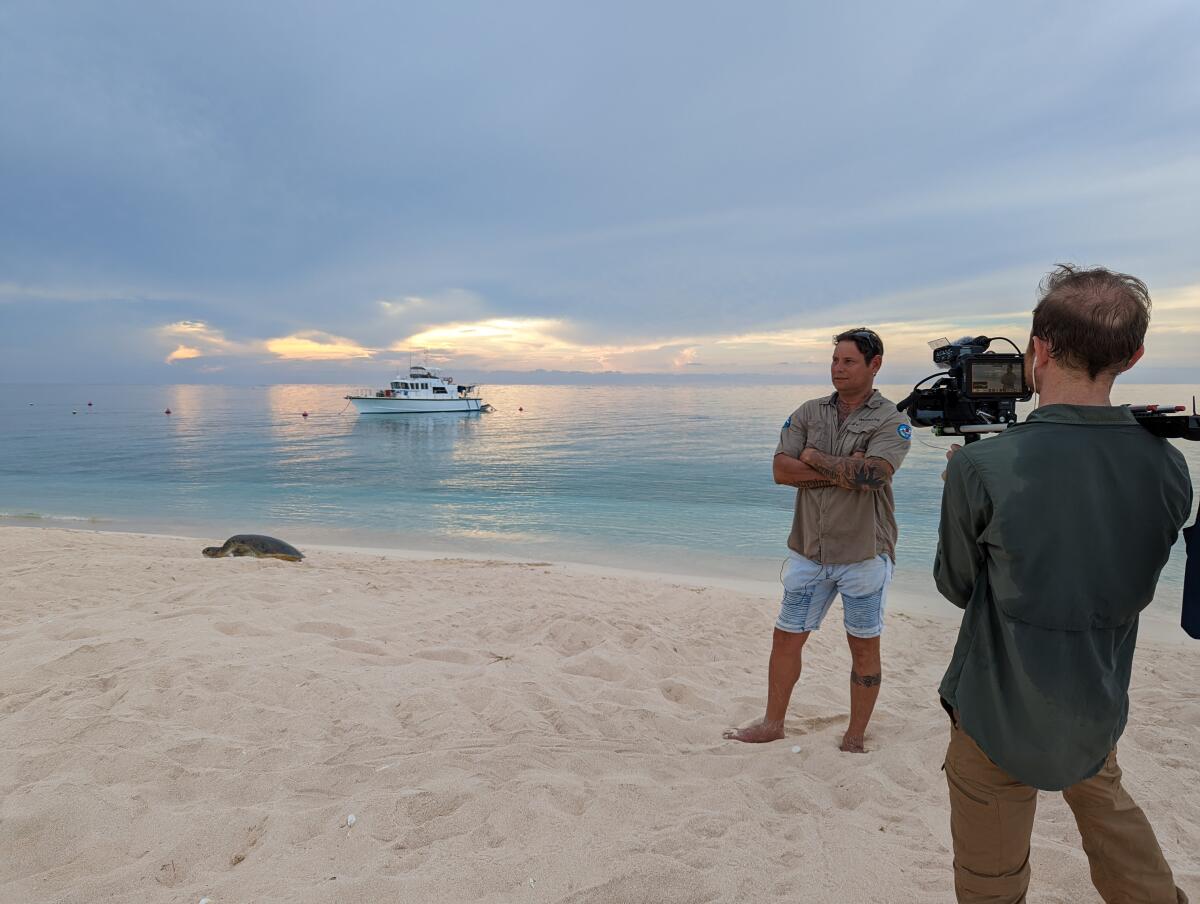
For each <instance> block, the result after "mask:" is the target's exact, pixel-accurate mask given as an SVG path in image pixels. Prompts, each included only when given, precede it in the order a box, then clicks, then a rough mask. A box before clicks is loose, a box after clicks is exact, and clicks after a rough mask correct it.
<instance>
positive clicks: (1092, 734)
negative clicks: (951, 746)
mask: <svg viewBox="0 0 1200 904" xmlns="http://www.w3.org/2000/svg"><path fill="white" fill-rule="evenodd" d="M1191 499H1192V485H1191V480H1190V478H1189V476H1188V470H1187V464H1186V463H1185V462H1184V458H1183V455H1181V454H1180V452H1179V451H1178V450H1177V449H1175V448H1173V447H1172V446H1171V445H1170V443H1168V442H1167V441H1166V440H1163V439H1159V438H1158V437H1155V436H1153V435H1152V434H1151V433H1150V432H1149V431H1147V430H1145V429H1143V428H1142V427H1140V426H1139V425H1138V423H1137V421H1136V420H1135V419H1134V417H1133V415H1132V414H1130V412H1129V410H1128V409H1126V408H1110V407H1106V406H1105V407H1101V406H1080V405H1048V406H1045V407H1042V408H1038V409H1037V410H1035V411H1034V412H1033V413H1032V414H1031V415H1030V416H1029V418H1028V419H1027V420H1026V421H1025V422H1024V423H1021V424H1018V425H1016V426H1014V427H1011V428H1009V429H1008V430H1007V431H1005V432H1004V433H1002V434H1000V435H999V436H997V437H995V438H994V439H987V440H983V441H981V442H976V443H972V444H970V445H968V446H966V447H965V448H964V449H962V450H961V451H959V452H958V453H957V454H955V456H954V457H953V458H952V459H951V460H950V465H949V467H948V468H947V470H946V487H945V491H944V493H943V496H942V521H941V526H940V527H939V532H938V552H937V558H936V561H935V564H934V578H935V580H936V582H937V586H938V590H940V591H941V592H942V595H943V596H945V597H946V598H947V599H949V600H950V601H951V602H952V603H954V604H955V605H956V606H960V607H963V608H965V609H966V612H965V613H964V614H963V620H962V627H961V628H960V630H959V635H958V643H957V645H956V646H955V649H954V656H953V658H952V660H951V662H950V667H949V669H947V671H946V675H945V677H944V678H943V679H942V684H941V687H940V689H939V690H940V692H941V695H942V698H943V699H944V700H945V701H946V702H947V704H949V706H950V707H951V708H952V709H954V710H956V711H957V713H958V719H959V721H960V725H961V726H962V728H963V729H964V730H965V731H966V732H967V734H968V735H970V736H971V738H973V739H974V740H975V742H976V743H977V744H978V745H979V746H980V747H981V748H982V749H983V751H984V753H986V754H987V755H988V757H989V758H991V760H992V761H993V762H995V763H996V765H998V766H1000V768H1002V769H1004V770H1005V771H1006V772H1008V773H1009V774H1010V775H1012V776H1013V777H1014V778H1016V779H1018V780H1019V781H1022V782H1024V783H1026V784H1029V785H1032V786H1034V787H1036V788H1043V789H1046V790H1059V789H1061V788H1066V787H1068V786H1070V785H1073V784H1075V783H1076V782H1079V781H1081V780H1083V779H1085V778H1088V777H1089V776H1091V775H1094V774H1095V773H1096V772H1097V771H1098V770H1099V769H1100V767H1101V765H1102V764H1103V763H1104V760H1105V757H1106V756H1107V755H1108V752H1109V751H1110V750H1111V749H1112V748H1113V746H1114V745H1115V744H1116V742H1117V738H1119V737H1120V735H1121V732H1122V731H1123V730H1124V728H1125V719H1126V715H1127V712H1128V709H1129V698H1128V693H1127V691H1128V688H1129V675H1130V670H1131V668H1132V665H1133V650H1134V645H1135V643H1136V640H1137V629H1138V615H1139V613H1140V612H1141V611H1142V609H1144V608H1145V607H1146V606H1147V605H1149V603H1150V601H1151V599H1153V597H1154V588H1155V585H1156V583H1157V582H1158V576H1159V572H1161V571H1162V567H1163V565H1164V564H1166V561H1167V558H1168V556H1169V555H1170V551H1171V546H1172V545H1173V544H1174V543H1175V539H1176V537H1177V536H1178V534H1179V529H1180V528H1181V527H1182V526H1183V524H1184V522H1185V520H1186V519H1187V516H1188V513H1189V510H1190V508H1191Z"/></svg>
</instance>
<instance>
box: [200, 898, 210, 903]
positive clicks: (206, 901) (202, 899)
mask: <svg viewBox="0 0 1200 904" xmlns="http://www.w3.org/2000/svg"><path fill="white" fill-rule="evenodd" d="M200 904H212V898H201V899H200Z"/></svg>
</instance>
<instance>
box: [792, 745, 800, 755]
mask: <svg viewBox="0 0 1200 904" xmlns="http://www.w3.org/2000/svg"><path fill="white" fill-rule="evenodd" d="M799 752H800V745H799V744H797V745H796V746H795V747H793V748H792V753H799Z"/></svg>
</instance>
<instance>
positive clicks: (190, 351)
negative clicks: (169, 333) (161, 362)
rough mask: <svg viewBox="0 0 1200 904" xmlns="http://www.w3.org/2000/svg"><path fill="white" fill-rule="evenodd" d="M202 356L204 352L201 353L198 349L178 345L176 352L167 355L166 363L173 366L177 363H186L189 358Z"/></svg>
mask: <svg viewBox="0 0 1200 904" xmlns="http://www.w3.org/2000/svg"><path fill="white" fill-rule="evenodd" d="M202 354H203V352H201V351H200V349H198V348H191V347H189V346H186V345H177V346H175V351H173V352H171V354H169V355H167V358H166V361H167V363H168V364H172V363H174V362H175V361H184V360H186V359H188V358H199V357H200V356H201V355H202Z"/></svg>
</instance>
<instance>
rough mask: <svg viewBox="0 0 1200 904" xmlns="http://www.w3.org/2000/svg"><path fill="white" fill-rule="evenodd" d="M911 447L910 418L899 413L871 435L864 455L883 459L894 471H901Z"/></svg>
mask: <svg viewBox="0 0 1200 904" xmlns="http://www.w3.org/2000/svg"><path fill="white" fill-rule="evenodd" d="M890 404H891V403H889V405H890ZM911 445H912V427H911V426H910V425H909V423H908V418H906V417H905V416H904V415H903V414H901V413H900V412H899V411H897V412H895V415H894V416H893V417H889V418H887V419H886V420H885V421H884V422H883V424H881V425H880V427H879V429H877V430H876V431H875V432H874V433H872V434H871V437H870V439H868V440H867V448H866V450H865V453H864V454H865V455H866V457H867V458H882V459H883V460H884V461H886V462H887V463H888V464H889V465H891V466H892V471H899V470H900V465H901V463H902V462H903V461H904V456H906V455H908V449H909V447H910V446H911Z"/></svg>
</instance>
